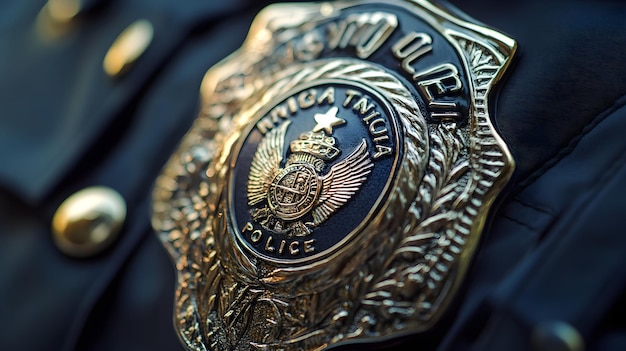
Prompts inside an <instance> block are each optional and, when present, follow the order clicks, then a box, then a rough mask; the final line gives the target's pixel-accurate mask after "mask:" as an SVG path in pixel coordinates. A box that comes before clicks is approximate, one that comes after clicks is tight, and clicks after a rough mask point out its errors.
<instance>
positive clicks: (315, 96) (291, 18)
mask: <svg viewBox="0 0 626 351" xmlns="http://www.w3.org/2000/svg"><path fill="white" fill-rule="evenodd" d="M515 49H516V43H515V41H514V40H512V39H511V38H508V37H506V36H505V35H503V34H500V33H498V32H496V31H494V30H492V29H489V28H486V27H483V26H482V25H478V24H474V23H470V22H467V19H465V17H463V19H461V18H459V17H457V16H456V15H455V14H453V13H452V12H451V11H449V10H447V9H446V8H444V7H441V6H437V5H435V4H433V3H430V2H427V1H383V2H381V1H356V2H333V3H318V4H277V5H272V6H270V7H268V8H266V9H264V10H263V11H262V12H261V13H260V14H259V15H258V16H257V18H256V19H255V21H254V23H253V24H252V27H251V30H250V34H249V36H248V38H247V40H246V42H245V43H244V44H243V46H242V48H241V49H240V50H238V51H237V52H235V53H234V54H232V55H231V56H230V57H228V58H227V59H225V60H224V61H222V62H221V63H219V64H218V65H216V66H215V67H213V68H212V69H210V70H209V71H208V72H207V74H206V76H205V78H204V81H203V84H202V87H201V98H202V110H201V113H200V115H199V117H198V118H197V120H196V121H195V123H194V125H193V126H192V128H191V130H190V131H189V132H188V134H187V135H186V136H185V138H184V140H183V142H182V143H181V145H180V147H179V149H178V150H177V151H176V153H175V154H174V155H173V156H172V158H171V159H170V161H169V162H168V164H167V165H166V167H165V168H164V170H163V172H162V174H161V175H160V177H159V178H158V180H157V183H156V186H155V189H154V196H153V197H154V204H153V219H152V222H153V226H154V228H155V229H156V230H157V231H158V233H159V238H160V239H161V241H162V242H163V244H164V246H165V247H166V248H167V249H168V252H169V253H170V255H171V256H172V257H173V259H174V261H175V263H176V268H177V271H178V275H177V277H178V278H177V279H178V282H177V283H178V284H177V294H176V303H175V318H176V327H177V328H178V331H179V335H180V337H181V339H182V341H183V342H184V344H185V345H186V346H187V347H188V348H189V349H192V350H222V349H232V350H249V349H281V350H319V349H322V348H325V347H329V346H333V345H341V344H346V343H359V342H375V341H380V340H383V339H386V338H390V337H396V336H401V335H406V334H410V333H418V332H423V331H425V330H428V329H429V328H431V327H432V326H433V325H434V324H435V323H436V322H437V320H438V319H439V318H440V317H441V315H442V313H443V311H445V309H446V307H447V306H448V305H449V303H450V301H451V299H452V297H453V296H454V294H455V292H456V290H457V289H458V287H459V285H460V283H461V282H462V279H463V277H464V275H465V272H466V271H467V267H468V264H469V262H470V260H471V257H472V255H473V253H474V251H475V249H476V246H477V243H478V240H479V237H480V233H481V231H482V228H483V225H484V222H485V218H486V216H487V213H488V210H489V208H490V206H491V204H492V203H493V201H494V199H495V197H496V196H497V195H498V194H499V193H500V191H501V190H502V189H503V187H504V185H505V183H506V182H507V180H508V179H509V178H510V176H511V174H512V172H513V168H514V162H513V159H512V157H511V155H510V153H509V151H508V148H507V146H506V144H505V143H504V141H503V140H502V139H501V138H500V137H499V135H498V134H497V131H496V130H495V128H494V126H493V123H492V121H491V118H492V117H491V116H490V104H489V98H490V94H491V92H492V90H493V88H494V86H495V85H496V83H497V82H498V81H499V80H500V78H501V77H502V75H503V74H504V72H505V70H506V69H507V67H508V65H509V63H510V60H511V58H512V56H513V54H514V52H515Z"/></svg>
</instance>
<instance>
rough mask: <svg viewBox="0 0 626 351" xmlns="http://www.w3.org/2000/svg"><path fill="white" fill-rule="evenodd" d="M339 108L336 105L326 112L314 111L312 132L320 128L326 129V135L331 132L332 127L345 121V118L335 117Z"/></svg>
mask: <svg viewBox="0 0 626 351" xmlns="http://www.w3.org/2000/svg"><path fill="white" fill-rule="evenodd" d="M338 111H339V109H338V108H337V107H333V108H331V109H330V110H328V112H326V113H316V114H315V116H314V117H315V122H317V124H316V125H315V128H313V131H314V132H319V131H321V130H324V131H326V133H327V134H328V135H332V134H333V127H335V126H338V125H341V124H344V123H346V120H345V119H342V118H339V117H337V112H338Z"/></svg>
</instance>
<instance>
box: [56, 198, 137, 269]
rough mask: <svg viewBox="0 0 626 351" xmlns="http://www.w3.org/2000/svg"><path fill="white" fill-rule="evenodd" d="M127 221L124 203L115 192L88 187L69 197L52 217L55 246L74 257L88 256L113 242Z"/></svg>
mask: <svg viewBox="0 0 626 351" xmlns="http://www.w3.org/2000/svg"><path fill="white" fill-rule="evenodd" d="M125 219H126V203H125V201H124V198H122V196H121V195H120V194H119V193H117V192H116V191H115V190H113V189H111V188H107V187H100V186H97V187H90V188H86V189H83V190H81V191H79V192H77V193H75V194H73V195H72V196H70V197H68V198H67V199H66V200H65V201H63V203H62V204H61V206H59V208H58V209H57V211H56V213H55V214H54V217H53V218H52V233H53V238H54V242H55V244H56V245H57V247H58V248H59V249H60V250H61V251H62V252H63V253H65V254H67V255H69V256H73V257H89V256H93V255H95V254H97V253H99V252H101V251H102V250H104V249H106V248H107V247H109V246H110V245H111V243H113V241H115V238H116V237H117V235H118V234H119V232H120V229H121V228H122V225H123V224H124V220H125Z"/></svg>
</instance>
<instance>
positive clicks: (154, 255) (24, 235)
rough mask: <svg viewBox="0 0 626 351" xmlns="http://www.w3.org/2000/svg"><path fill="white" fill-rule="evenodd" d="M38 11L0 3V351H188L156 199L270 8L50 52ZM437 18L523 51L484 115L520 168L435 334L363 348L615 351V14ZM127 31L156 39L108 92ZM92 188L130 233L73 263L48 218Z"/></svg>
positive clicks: (621, 163)
mask: <svg viewBox="0 0 626 351" xmlns="http://www.w3.org/2000/svg"><path fill="white" fill-rule="evenodd" d="M44 4H45V1H43V0H24V1H13V2H8V1H5V2H1V3H0V311H2V312H1V313H0V349H2V350H16V349H20V350H28V351H30V350H32V351H37V350H120V351H124V350H182V349H183V347H182V346H181V345H180V343H179V342H178V339H177V336H176V333H175V332H174V328H173V323H172V306H173V301H174V297H173V294H174V270H173V268H172V265H171V262H170V260H169V258H168V256H167V254H166V252H165V250H164V249H163V248H162V247H161V245H160V243H159V242H158V240H157V239H156V236H155V235H154V232H153V231H152V229H151V228H150V224H149V208H150V189H151V187H152V184H153V182H154V179H155V177H156V175H157V174H158V172H159V170H160V168H161V167H162V166H163V164H164V163H165V161H166V160H167V159H168V157H169V155H170V153H171V152H172V151H173V150H174V148H175V147H176V145H177V143H178V141H179V140H180V138H181V137H182V136H183V134H184V132H185V131H186V130H187V128H189V126H190V124H191V122H192V121H193V118H194V117H195V115H196V111H197V100H198V99H197V97H198V89H199V84H200V81H201V79H202V76H203V74H204V72H206V70H207V69H208V68H209V67H211V66H212V65H213V64H215V63H216V62H217V61H219V60H221V59H222V58H223V57H225V56H227V55H228V54H229V53H230V52H232V51H234V50H235V49H236V48H237V47H239V45H240V44H241V42H242V40H243V39H244V37H245V34H246V32H247V30H248V27H249V24H250V22H251V20H252V18H253V16H254V14H255V13H256V12H257V11H258V10H259V9H260V8H261V7H262V6H263V5H265V3H263V2H260V1H252V0H251V1H245V0H230V1H219V2H218V1H209V0H177V1H173V0H158V1H156V0H124V1H122V0H99V1H92V6H91V8H90V9H89V11H86V12H85V13H83V14H81V15H79V17H78V18H77V20H76V21H75V22H74V23H73V25H72V27H71V28H69V29H68V31H67V32H66V33H65V34H63V35H61V36H59V37H57V38H46V37H45V36H42V35H41V33H40V32H38V29H37V26H36V23H37V16H38V13H39V11H40V9H41V8H42V7H43V5H44ZM445 4H446V5H449V6H456V8H458V9H459V10H460V11H462V12H464V13H466V14H467V15H469V16H471V17H473V18H475V19H476V20H478V21H480V22H483V23H486V24H487V25H489V26H492V27H494V28H497V29H498V30H499V31H502V32H504V33H506V34H508V35H509V36H511V37H513V38H515V39H516V40H517V41H518V44H519V49H518V55H517V56H516V58H515V61H514V63H513V65H512V66H511V67H510V69H509V72H510V73H509V74H508V75H507V77H505V79H504V80H503V81H502V84H501V85H500V89H499V92H498V95H497V96H495V97H494V98H492V99H491V100H492V101H493V104H494V106H493V111H494V112H493V118H494V122H495V124H496V125H497V127H498V129H499V131H500V134H501V136H502V137H503V139H504V140H505V141H506V142H507V144H508V145H509V146H510V149H511V151H512V153H513V156H514V158H515V160H516V163H517V169H516V171H515V174H514V177H513V179H512V181H511V183H510V185H509V186H508V187H507V188H506V189H505V191H504V192H503V194H502V196H500V197H499V199H498V201H497V203H496V205H497V206H496V207H495V208H494V210H493V211H492V213H491V214H490V217H489V223H488V225H487V226H486V228H485V231H484V233H483V237H482V240H481V243H480V247H479V251H478V253H477V255H476V257H475V259H474V262H473V264H472V266H471V268H470V270H469V273H468V276H467V279H466V280H465V283H464V284H463V287H462V289H461V291H460V293H459V295H458V297H457V298H456V299H455V301H454V303H453V306H452V307H451V308H450V310H449V311H448V312H447V313H446V315H445V316H444V318H443V319H442V321H441V322H440V323H439V324H438V325H437V326H436V327H435V328H434V329H433V330H432V331H430V332H427V333H424V334H421V335H415V336H410V337H407V338H404V339H401V340H396V341H389V342H385V343H384V344H380V345H374V346H373V348H376V349H379V348H387V349H405V348H407V347H410V348H414V349H420V350H529V349H532V348H533V347H540V346H541V344H539V345H536V342H535V343H533V341H532V340H533V338H534V336H535V335H536V333H537V330H538V328H539V327H540V326H542V325H545V324H546V323H552V322H564V323H567V324H569V325H571V326H572V327H574V328H575V329H576V330H577V331H578V332H579V333H580V335H581V336H582V337H583V339H584V341H585V344H586V346H587V349H588V350H625V349H626V325H625V323H624V322H625V320H624V318H625V317H624V316H625V315H626V314H625V313H624V312H626V311H625V309H626V308H625V307H626V305H625V303H624V301H625V300H624V297H625V296H624V289H625V286H624V283H626V235H624V234H623V229H621V228H622V226H623V224H622V222H623V217H624V215H623V212H624V209H626V196H625V195H626V190H625V189H626V188H625V187H624V185H623V184H626V162H625V161H626V137H624V134H625V133H626V96H624V95H625V94H626V64H625V62H626V3H625V2H623V1H592V0H588V1H549V2H546V1H540V0H536V1H521V0H519V1H506V2H504V1H495V0H469V1H460V0H458V1H451V3H445ZM138 19H148V20H149V21H150V22H151V23H152V24H153V25H154V28H155V34H154V41H153V42H152V44H151V45H150V47H149V48H148V50H147V51H146V53H145V54H144V56H143V57H141V58H140V60H139V61H138V62H137V64H136V65H135V66H134V67H133V68H132V69H131V70H130V71H129V72H128V74H127V75H125V76H123V77H121V78H119V79H111V78H110V77H108V76H106V74H105V73H104V71H103V70H102V59H103V57H104V55H105V53H106V51H107V50H108V48H109V46H110V45H111V43H112V42H113V40H114V39H115V38H116V37H117V35H118V34H119V33H120V32H121V31H122V30H123V29H124V28H126V27H127V26H128V25H129V24H130V23H132V22H133V21H135V20H138ZM91 185H106V186H109V187H112V188H113V189H116V190H117V191H118V192H120V194H122V195H123V196H124V198H125V199H126V201H127V204H128V207H129V210H128V220H127V221H126V224H125V226H124V229H123V232H122V234H121V235H120V238H119V240H118V241H116V243H115V244H114V245H113V247H112V248H111V249H109V250H107V251H106V252H104V253H102V254H100V255H98V256H96V257H93V258H88V259H72V258H68V257H66V256H64V255H63V254H62V253H60V252H59V251H58V250H57V249H56V248H55V246H54V244H53V242H52V239H51V234H50V222H51V218H52V215H53V213H54V211H55V210H56V208H57V207H58V205H59V204H60V203H61V201H63V199H65V198H66V197H67V196H69V195H71V194H72V193H74V192H76V191H77V190H80V189H82V188H84V187H87V186H91ZM359 348H361V347H359Z"/></svg>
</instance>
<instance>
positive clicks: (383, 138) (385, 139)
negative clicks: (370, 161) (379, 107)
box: [343, 89, 393, 160]
mask: <svg viewBox="0 0 626 351" xmlns="http://www.w3.org/2000/svg"><path fill="white" fill-rule="evenodd" d="M343 106H344V107H351V108H352V109H353V110H354V111H355V112H356V113H357V114H358V115H359V116H360V117H361V122H363V123H364V124H365V125H366V126H368V128H367V130H368V131H369V134H370V136H371V140H372V142H373V143H374V148H375V149H376V153H375V154H374V156H373V157H374V159H375V160H377V159H379V158H381V157H384V156H391V155H392V154H393V147H392V146H391V140H390V137H389V130H388V129H387V122H385V120H384V119H383V118H382V117H381V115H380V112H378V111H376V107H375V106H374V104H373V103H372V102H371V101H370V100H368V99H367V97H364V96H361V93H359V92H358V91H355V90H350V89H348V90H347V91H346V98H345V100H344V101H343Z"/></svg>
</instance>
